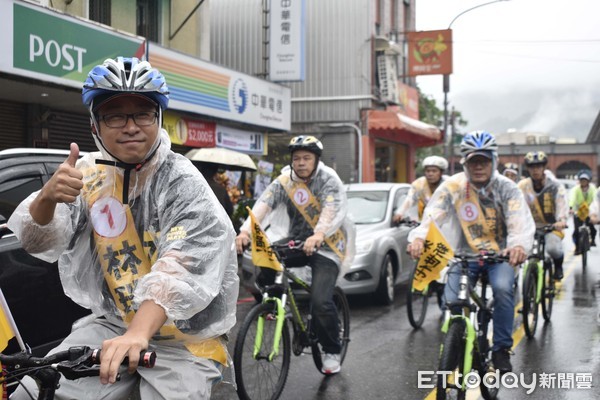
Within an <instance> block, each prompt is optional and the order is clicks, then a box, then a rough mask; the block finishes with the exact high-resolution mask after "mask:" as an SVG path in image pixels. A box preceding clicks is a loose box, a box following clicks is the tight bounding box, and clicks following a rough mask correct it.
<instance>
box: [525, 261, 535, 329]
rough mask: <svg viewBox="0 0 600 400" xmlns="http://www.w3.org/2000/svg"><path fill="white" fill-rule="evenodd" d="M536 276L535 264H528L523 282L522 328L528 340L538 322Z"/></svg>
mask: <svg viewBox="0 0 600 400" xmlns="http://www.w3.org/2000/svg"><path fill="white" fill-rule="evenodd" d="M537 274H538V265H537V263H534V262H532V263H530V264H529V266H528V267H527V275H526V276H525V281H524V282H523V328H525V334H526V335H527V337H528V338H530V339H531V338H532V337H533V335H535V329H536V327H537V320H538V303H537V301H536V297H537Z"/></svg>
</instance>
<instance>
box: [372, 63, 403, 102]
mask: <svg viewBox="0 0 600 400" xmlns="http://www.w3.org/2000/svg"><path fill="white" fill-rule="evenodd" d="M394 57H395V56H393V55H388V54H381V55H379V56H378V57H377V72H378V74H379V88H380V89H381V97H382V99H383V100H387V101H391V102H394V103H399V102H400V98H399V94H398V71H397V69H396V60H395V59H394Z"/></svg>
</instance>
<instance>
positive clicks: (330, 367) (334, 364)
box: [321, 353, 342, 375]
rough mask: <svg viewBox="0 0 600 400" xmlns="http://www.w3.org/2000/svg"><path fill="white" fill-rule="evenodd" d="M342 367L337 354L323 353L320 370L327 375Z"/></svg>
mask: <svg viewBox="0 0 600 400" xmlns="http://www.w3.org/2000/svg"><path fill="white" fill-rule="evenodd" d="M341 369H342V367H341V366H340V355H339V354H329V353H325V354H323V368H321V371H322V372H323V373H324V374H327V375H333V374H337V373H338V372H340V370H341Z"/></svg>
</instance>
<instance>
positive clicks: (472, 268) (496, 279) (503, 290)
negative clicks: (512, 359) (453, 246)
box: [444, 262, 515, 351]
mask: <svg viewBox="0 0 600 400" xmlns="http://www.w3.org/2000/svg"><path fill="white" fill-rule="evenodd" d="M483 271H486V272H487V275H488V281H489V285H490V286H491V287H492V291H493V296H494V314H493V316H492V318H493V321H494V324H493V326H494V338H493V341H494V345H493V346H492V351H498V350H502V349H505V348H508V349H510V348H511V347H512V344H513V339H512V331H513V323H514V319H515V310H514V308H515V298H514V293H513V283H514V279H515V270H514V269H513V267H511V266H510V264H508V263H506V262H504V263H500V264H486V265H484V266H483V267H480V266H479V265H478V263H477V262H473V263H469V284H470V285H471V287H473V286H474V285H475V284H476V283H477V279H478V278H479V275H480V274H481V272H483ZM459 280H460V264H454V265H452V266H451V267H450V269H449V270H448V282H447V284H446V288H445V289H444V297H445V300H446V302H447V303H452V302H453V301H456V300H457V299H458V289H459Z"/></svg>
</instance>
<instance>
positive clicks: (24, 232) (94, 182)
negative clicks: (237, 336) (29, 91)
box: [9, 57, 238, 400]
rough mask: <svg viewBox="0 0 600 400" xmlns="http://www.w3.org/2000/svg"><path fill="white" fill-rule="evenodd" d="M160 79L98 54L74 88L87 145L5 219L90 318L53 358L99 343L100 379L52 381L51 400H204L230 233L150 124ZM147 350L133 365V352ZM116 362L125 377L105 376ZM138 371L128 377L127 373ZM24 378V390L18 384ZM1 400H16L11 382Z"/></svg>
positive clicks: (224, 321) (161, 103)
mask: <svg viewBox="0 0 600 400" xmlns="http://www.w3.org/2000/svg"><path fill="white" fill-rule="evenodd" d="M168 100H169V98H168V89H167V85H166V82H165V79H164V77H163V75H162V74H161V73H160V72H159V71H158V70H156V69H154V68H152V67H151V65H150V64H149V63H148V62H146V61H139V60H138V59H136V58H122V57H119V58H117V59H116V60H110V59H109V60H106V61H105V62H104V63H103V64H102V65H98V66H96V67H95V68H94V69H93V70H92V71H91V72H90V73H89V75H88V78H87V80H86V81H85V83H84V85H83V102H84V104H85V105H86V106H87V107H88V108H89V110H90V119H91V129H92V134H93V137H94V140H95V142H96V145H97V147H98V149H99V150H100V151H99V152H95V153H89V154H86V155H84V156H83V157H82V158H81V159H79V160H78V155H79V148H78V146H77V144H75V143H72V144H71V152H70V155H69V157H68V158H67V160H66V161H65V162H64V163H63V164H61V166H60V167H59V169H58V170H57V171H56V173H55V174H54V176H53V177H52V178H51V179H50V180H49V181H48V182H47V183H46V185H45V186H44V187H43V188H42V189H41V191H39V192H36V193H33V194H32V195H31V196H29V197H28V198H27V199H26V200H25V201H24V202H23V203H22V204H21V205H20V206H19V207H18V209H17V210H16V211H15V213H14V214H13V215H12V217H11V219H10V221H9V226H10V228H11V229H12V230H13V231H14V232H15V234H16V235H17V236H18V237H19V239H20V240H21V242H22V243H23V247H24V248H25V249H26V250H27V251H29V252H30V253H32V254H34V255H36V256H37V257H39V258H42V259H44V260H46V261H54V260H56V259H58V261H59V270H60V277H61V281H62V283H63V286H64V290H65V293H66V294H67V295H68V296H69V297H71V298H72V299H73V300H74V301H75V302H76V303H78V304H80V305H81V306H83V307H86V308H89V309H91V311H92V313H93V316H94V319H93V320H92V321H91V322H89V323H88V324H86V325H83V326H82V327H80V328H78V329H76V330H74V331H73V332H72V333H71V334H70V335H69V336H68V337H67V338H66V339H65V340H64V342H63V343H62V344H61V345H59V346H58V347H57V348H55V349H54V350H52V352H55V351H58V350H63V349H65V348H68V347H70V346H74V345H87V346H90V347H96V348H102V358H101V367H100V379H98V378H97V377H90V378H83V379H79V380H77V381H69V380H66V379H64V378H63V379H61V385H60V388H59V389H58V391H57V392H56V398H57V399H73V398H77V399H96V398H102V399H122V398H127V397H128V394H129V393H130V392H131V391H132V389H133V388H134V387H135V386H136V383H137V382H138V381H139V382H140V383H139V390H140V396H141V398H143V399H170V400H171V399H190V398H193V399H208V398H210V393H211V387H212V384H213V383H215V382H218V381H219V380H220V379H221V374H222V369H223V367H224V366H227V365H228V363H229V361H228V360H229V357H228V354H227V350H226V343H225V334H226V333H227V332H228V331H229V330H230V329H231V328H232V327H233V326H234V324H235V321H236V319H235V311H236V300H237V294H238V277H237V257H236V254H235V247H234V239H235V232H234V230H233V227H232V225H231V222H230V219H229V217H228V216H227V214H226V213H225V211H224V210H223V207H221V205H220V204H219V203H218V201H217V199H216V197H215V195H214V194H213V192H212V190H211V189H210V187H209V186H208V184H207V182H206V180H205V179H204V178H203V177H202V175H201V174H200V172H199V171H198V170H197V169H196V168H195V167H194V166H193V165H192V164H191V162H190V161H189V160H187V159H186V158H185V157H183V156H181V155H178V154H175V153H174V152H172V151H171V150H170V142H169V138H168V135H167V133H166V131H164V130H162V129H161V123H162V116H163V111H164V110H165V109H166V107H167V105H168ZM143 349H149V350H155V351H156V352H157V356H158V358H157V363H156V367H155V368H153V369H144V368H140V369H138V370H137V374H134V373H135V372H136V365H137V362H138V358H139V354H140V351H141V350H143ZM124 357H129V368H128V371H129V372H130V374H122V378H121V381H120V382H118V383H117V384H115V385H113V383H115V379H116V375H117V372H118V368H119V364H120V363H121V362H122V360H123V359H124ZM140 377H141V378H140ZM29 386H30V387H31V386H33V385H31V384H29ZM14 398H18V399H22V398H27V399H28V398H29V397H28V395H27V394H26V393H24V391H23V390H22V388H19V389H18V390H17V392H16V393H15V396H14Z"/></svg>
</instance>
